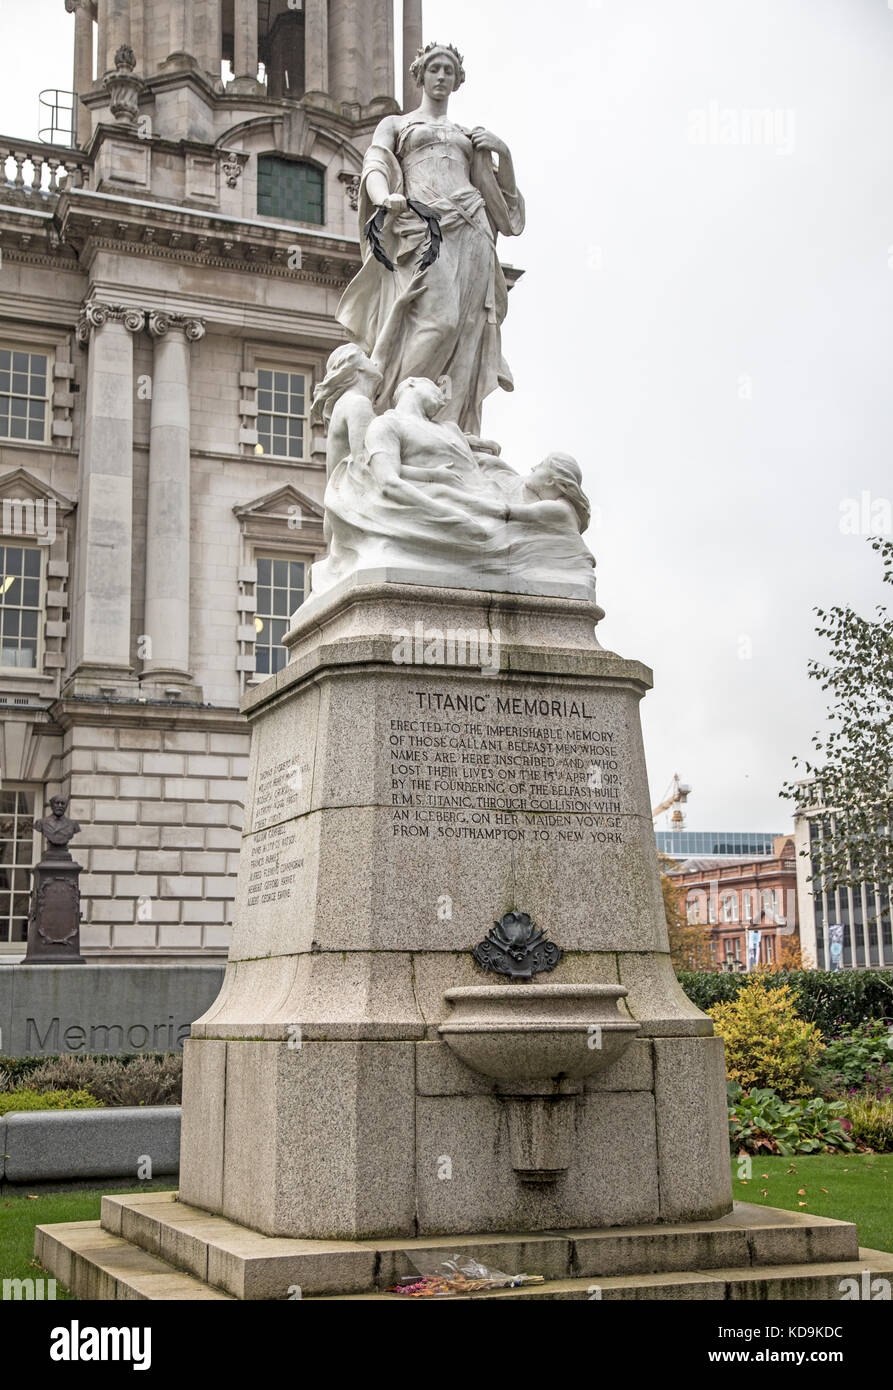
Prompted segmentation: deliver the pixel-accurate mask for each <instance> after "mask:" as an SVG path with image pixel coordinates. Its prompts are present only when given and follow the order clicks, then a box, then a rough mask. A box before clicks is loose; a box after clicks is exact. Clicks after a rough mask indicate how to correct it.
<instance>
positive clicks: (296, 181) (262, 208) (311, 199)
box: [257, 154, 326, 227]
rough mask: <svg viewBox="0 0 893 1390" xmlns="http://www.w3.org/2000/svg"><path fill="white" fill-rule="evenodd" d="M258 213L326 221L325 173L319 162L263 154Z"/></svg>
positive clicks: (317, 222) (284, 218)
mask: <svg viewBox="0 0 893 1390" xmlns="http://www.w3.org/2000/svg"><path fill="white" fill-rule="evenodd" d="M257 215H258V217H272V218H276V219H277V220H281V221H285V222H311V223H313V224H314V226H317V227H322V226H323V225H324V223H325V220H326V216H325V175H324V172H323V170H322V169H320V168H319V167H318V165H316V164H307V163H306V162H304V161H302V160H297V159H280V158H279V157H278V156H277V155H274V154H263V155H261V156H260V158H259V159H258V161H257Z"/></svg>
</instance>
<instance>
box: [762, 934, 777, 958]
mask: <svg viewBox="0 0 893 1390" xmlns="http://www.w3.org/2000/svg"><path fill="white" fill-rule="evenodd" d="M763 940H764V941H765V943H766V963H767V965H771V964H772V963H773V961H774V960H775V937H774V936H768V935H767V936H764V937H763Z"/></svg>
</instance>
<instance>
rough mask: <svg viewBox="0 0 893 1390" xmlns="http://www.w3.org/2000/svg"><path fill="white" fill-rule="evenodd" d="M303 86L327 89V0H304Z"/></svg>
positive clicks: (311, 90) (310, 90)
mask: <svg viewBox="0 0 893 1390" xmlns="http://www.w3.org/2000/svg"><path fill="white" fill-rule="evenodd" d="M304 55H305V63H304V74H305V75H304V87H305V89H306V90H307V91H308V92H328V90H329V0H304Z"/></svg>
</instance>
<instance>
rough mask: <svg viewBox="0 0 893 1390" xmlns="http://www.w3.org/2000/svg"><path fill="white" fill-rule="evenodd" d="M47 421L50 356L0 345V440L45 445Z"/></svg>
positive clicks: (48, 412) (48, 419) (48, 411)
mask: <svg viewBox="0 0 893 1390" xmlns="http://www.w3.org/2000/svg"><path fill="white" fill-rule="evenodd" d="M49 421H50V359H49V356H48V355H47V353H45V352H16V351H15V350H14V349H12V348H0V439H22V440H25V441H26V442H29V443H32V444H45V443H46V441H47V438H48V430H49Z"/></svg>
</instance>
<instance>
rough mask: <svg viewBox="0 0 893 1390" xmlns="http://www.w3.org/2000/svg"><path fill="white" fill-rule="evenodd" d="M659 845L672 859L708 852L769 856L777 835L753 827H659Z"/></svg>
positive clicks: (717, 855)
mask: <svg viewBox="0 0 893 1390" xmlns="http://www.w3.org/2000/svg"><path fill="white" fill-rule="evenodd" d="M655 839H656V840H657V848H658V850H659V851H660V853H661V854H668V855H670V857H671V858H672V859H690V858H691V857H692V856H693V855H697V856H701V855H705V856H707V857H708V858H710V859H727V858H739V857H741V856H742V855H748V856H754V855H759V856H760V857H764V858H769V856H770V855H772V854H774V853H775V848H774V846H775V841H776V840H777V839H778V836H777V835H767V834H763V833H762V831H750V830H658V831H656V832H655Z"/></svg>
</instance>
